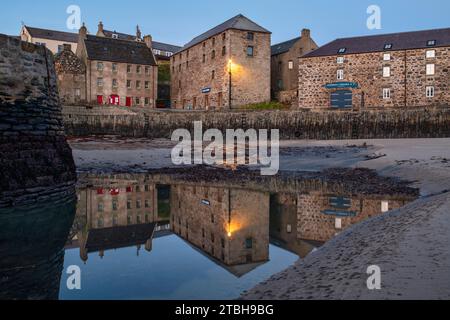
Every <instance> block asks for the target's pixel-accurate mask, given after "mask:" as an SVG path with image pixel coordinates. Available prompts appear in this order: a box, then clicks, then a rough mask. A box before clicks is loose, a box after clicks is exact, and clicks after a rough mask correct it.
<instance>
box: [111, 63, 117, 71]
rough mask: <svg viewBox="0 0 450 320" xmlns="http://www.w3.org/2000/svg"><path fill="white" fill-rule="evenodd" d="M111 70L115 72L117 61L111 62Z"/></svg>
mask: <svg viewBox="0 0 450 320" xmlns="http://www.w3.org/2000/svg"><path fill="white" fill-rule="evenodd" d="M112 71H113V72H117V63H113V64H112Z"/></svg>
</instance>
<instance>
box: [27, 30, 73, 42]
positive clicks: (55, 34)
mask: <svg viewBox="0 0 450 320" xmlns="http://www.w3.org/2000/svg"><path fill="white" fill-rule="evenodd" d="M25 28H26V29H27V30H28V32H29V33H30V35H31V36H32V37H33V38H41V39H49V40H57V41H64V42H71V43H78V33H71V32H63V31H56V30H48V29H40V28H33V27H29V26H25Z"/></svg>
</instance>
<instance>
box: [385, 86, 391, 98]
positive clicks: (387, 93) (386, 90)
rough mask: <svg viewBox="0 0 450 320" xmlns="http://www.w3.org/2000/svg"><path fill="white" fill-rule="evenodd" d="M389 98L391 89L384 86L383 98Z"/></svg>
mask: <svg viewBox="0 0 450 320" xmlns="http://www.w3.org/2000/svg"><path fill="white" fill-rule="evenodd" d="M390 98H391V89H390V88H384V89H383V99H390Z"/></svg>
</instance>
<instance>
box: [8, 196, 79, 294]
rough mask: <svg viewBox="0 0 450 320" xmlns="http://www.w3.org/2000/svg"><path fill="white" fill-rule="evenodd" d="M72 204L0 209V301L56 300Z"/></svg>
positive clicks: (72, 201) (73, 204)
mask: <svg viewBox="0 0 450 320" xmlns="http://www.w3.org/2000/svg"><path fill="white" fill-rule="evenodd" d="M75 204H76V201H75V199H74V198H73V197H70V198H67V199H61V200H60V201H59V202H58V203H46V204H41V205H40V206H38V207H36V206H33V207H22V208H13V209H0V300H6V299H8V300H12V299H14V300H15V299H21V300H23V299H36V300H37V299H47V300H54V299H58V295H59V290H60V278H61V273H62V271H63V264H64V245H65V243H66V241H67V237H68V235H69V231H70V228H71V226H72V224H73V221H74V216H75Z"/></svg>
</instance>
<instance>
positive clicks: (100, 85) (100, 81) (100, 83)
mask: <svg viewBox="0 0 450 320" xmlns="http://www.w3.org/2000/svg"><path fill="white" fill-rule="evenodd" d="M97 86H98V87H103V78H97Z"/></svg>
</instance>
